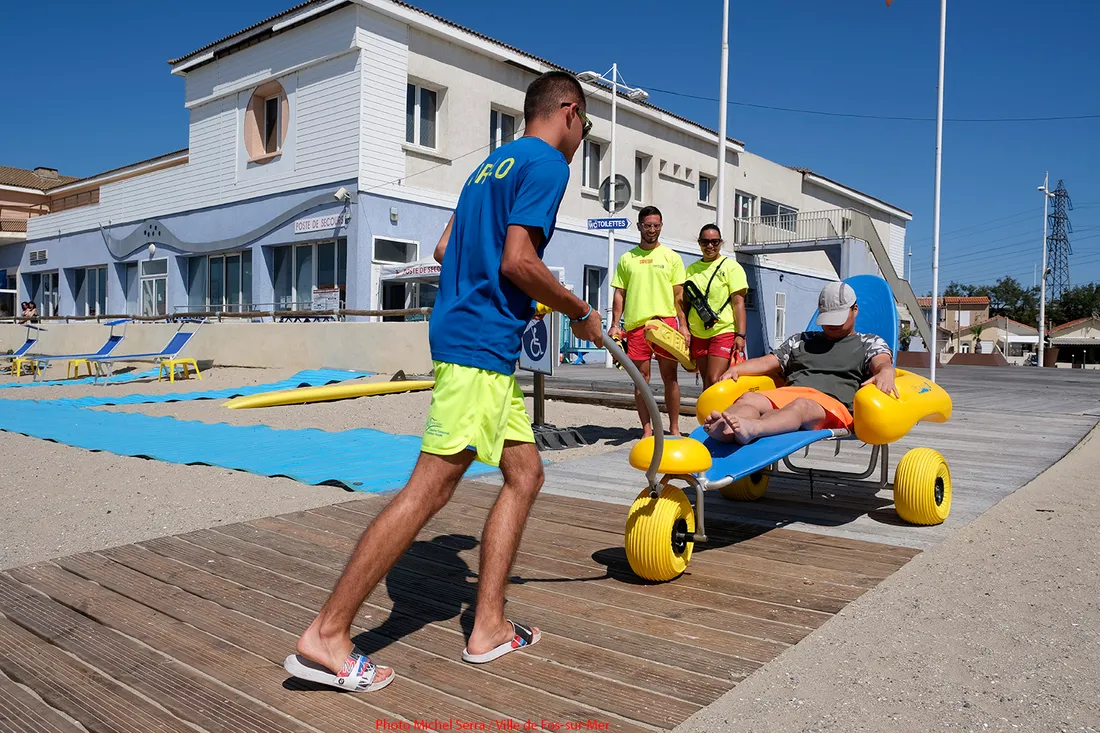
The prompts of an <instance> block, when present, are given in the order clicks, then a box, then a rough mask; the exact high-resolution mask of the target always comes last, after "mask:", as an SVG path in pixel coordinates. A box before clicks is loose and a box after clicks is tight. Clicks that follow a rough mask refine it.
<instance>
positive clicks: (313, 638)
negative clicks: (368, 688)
mask: <svg viewBox="0 0 1100 733" xmlns="http://www.w3.org/2000/svg"><path fill="white" fill-rule="evenodd" d="M317 626H318V624H317V621H316V620H314V622H313V623H312V624H310V626H309V628H308V629H306V630H305V633H303V634H302V636H301V637H300V638H299V639H298V654H299V655H301V656H303V657H305V658H306V659H308V660H309V661H311V662H316V663H317V664H320V665H321V666H323V667H325V668H326V669H327V670H328V671H330V672H332V673H333V674H339V673H340V670H341V669H343V667H344V662H345V661H346V660H347V658H348V655H350V654H351V652H352V650H354V649H355V646H354V645H353V644H352V643H351V639H350V638H349V637H347V636H343V637H341V638H338V639H337V638H332V639H326V638H324V637H323V636H322V635H321V632H320V631H319V630H318V628H317ZM392 674H393V669H391V668H390V667H383V666H381V665H378V671H377V672H376V673H375V676H374V681H375V682H382V681H383V680H385V679H387V678H388V677H389V676H390V675H392Z"/></svg>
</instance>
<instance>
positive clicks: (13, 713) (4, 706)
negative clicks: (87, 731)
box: [0, 674, 83, 733]
mask: <svg viewBox="0 0 1100 733" xmlns="http://www.w3.org/2000/svg"><path fill="white" fill-rule="evenodd" d="M28 731H34V733H83V731H82V730H81V729H80V728H79V727H77V726H76V725H74V724H73V723H72V722H70V721H69V719H68V718H66V717H64V716H63V715H61V714H60V713H59V712H57V711H56V710H54V709H53V708H51V707H50V706H49V705H47V704H46V703H44V702H42V700H40V699H39V698H37V697H35V696H34V695H32V694H30V693H29V692H27V691H26V690H24V689H23V688H22V687H20V686H19V685H17V684H15V683H14V682H12V681H11V680H10V679H8V678H7V677H6V676H4V675H3V674H0V733H28Z"/></svg>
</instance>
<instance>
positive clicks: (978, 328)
mask: <svg viewBox="0 0 1100 733" xmlns="http://www.w3.org/2000/svg"><path fill="white" fill-rule="evenodd" d="M983 331H985V327H984V326H982V325H981V324H980V323H979V324H975V325H973V326H971V327H970V335H971V336H973V337H974V353H975V354H980V353H982V332H983Z"/></svg>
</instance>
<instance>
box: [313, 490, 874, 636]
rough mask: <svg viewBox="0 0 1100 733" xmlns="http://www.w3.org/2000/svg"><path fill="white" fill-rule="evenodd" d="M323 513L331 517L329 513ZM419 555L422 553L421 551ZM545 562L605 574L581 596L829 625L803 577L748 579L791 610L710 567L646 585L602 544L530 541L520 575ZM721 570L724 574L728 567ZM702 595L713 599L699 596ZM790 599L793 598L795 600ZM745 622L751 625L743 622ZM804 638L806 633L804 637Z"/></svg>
mask: <svg viewBox="0 0 1100 733" xmlns="http://www.w3.org/2000/svg"><path fill="white" fill-rule="evenodd" d="M318 511H321V512H325V510H323V509H321V510H318ZM313 513H314V512H312V511H310V512H307V514H313ZM326 514H327V512H326ZM431 527H432V529H434V530H436V531H439V532H443V533H445V534H446V533H455V532H461V531H462V527H461V525H449V524H447V523H446V520H444V519H442V518H440V517H439V515H437V517H436V519H435V520H433V523H432V525H431ZM413 552H414V553H415V552H416V549H415V548H414V549H413ZM597 556H598V557H599V562H597V561H596V559H594V558H596V557H597ZM693 557H694V556H693ZM732 558H733V561H732V562H731V564H733V565H738V564H749V565H757V564H761V563H766V562H770V561H766V560H757V559H756V558H748V559H747V563H746V562H745V558H741V557H739V556H736V555H733V556H732ZM542 560H566V561H568V562H570V563H573V564H575V565H577V566H578V569H577V570H576V572H580V571H581V570H584V571H585V572H588V573H592V572H602V573H603V576H602V577H601V576H593V575H588V576H587V578H586V582H585V584H584V585H582V586H580V587H578V588H574V589H572V590H573V593H574V594H575V595H577V596H578V597H585V598H590V597H592V596H591V595H590V594H591V593H592V592H594V590H595V588H596V587H597V585H596V581H597V580H598V579H600V580H602V579H606V581H607V585H612V584H614V585H615V586H616V587H620V588H629V589H632V590H634V591H636V592H637V593H638V594H640V595H642V596H649V595H650V594H653V593H658V594H660V593H662V592H663V591H662V589H663V588H665V587H667V586H669V585H676V586H678V590H679V591H682V592H683V593H686V595H682V596H680V597H681V599H682V600H685V601H687V602H690V603H693V604H697V605H703V606H707V607H713V608H718V609H722V610H724V611H727V612H730V613H735V614H738V615H740V616H743V617H745V619H759V620H763V621H765V622H771V623H779V624H786V625H791V626H798V627H802V628H804V629H814V628H817V627H818V626H820V625H821V624H822V623H824V621H825V620H827V619H828V614H823V613H821V612H819V611H816V610H814V609H815V607H817V606H821V605H825V604H828V603H830V602H831V601H829V600H825V599H819V598H817V597H816V596H815V595H814V588H816V587H818V586H816V585H814V583H815V581H814V580H812V579H810V578H808V577H806V576H802V577H799V578H797V580H795V579H792V578H791V577H790V576H780V575H774V576H768V575H767V574H766V573H762V572H756V573H753V571H751V570H750V571H748V572H745V575H748V574H750V573H753V578H752V580H753V583H755V582H757V581H758V580H760V579H761V578H763V579H764V580H763V581H762V584H763V585H765V586H766V587H775V588H777V589H780V590H783V591H786V592H787V593H788V594H793V595H794V598H793V601H794V602H793V603H792V604H791V605H783V604H780V603H766V602H763V601H761V600H760V599H761V598H762V597H764V596H766V595H767V591H766V589H765V591H764V592H761V591H760V586H758V585H753V584H752V583H747V582H743V581H741V580H729V579H726V578H725V577H721V578H716V577H713V576H711V575H708V574H707V573H706V571H705V568H704V569H703V570H700V569H698V568H694V567H690V568H689V570H688V572H687V573H685V574H684V575H682V576H680V577H679V578H677V579H676V581H675V582H674V583H670V584H651V583H648V582H647V581H643V580H640V579H639V578H638V577H637V576H636V575H635V574H634V572H633V571H632V570H630V568H629V564H628V563H627V560H626V555H625V552H624V551H623V550H622V548H621V547H619V548H610V549H608V548H606V547H601V545H600V544H599V543H591V544H585V543H582V542H580V541H577V542H575V543H574V544H572V545H570V546H560V545H552V544H544V543H541V542H540V541H539V540H538V539H535V538H533V537H531V536H525V538H524V539H523V541H522V542H521V544H520V549H519V553H518V555H517V563H518V564H517V566H516V567H517V568H518V569H519V570H525V569H526V568H527V567H529V566H530V565H531V563H532V562H534V563H536V564H537V563H538V562H540V561H542ZM693 565H694V561H693ZM720 570H721V572H723V573H724V572H725V568H724V566H723V567H722V568H721V569H720ZM738 572H739V573H740V572H742V570H741V569H738ZM590 588H591V590H590ZM799 588H801V589H803V590H805V591H806V593H807V595H808V596H809V597H810V602H808V603H807V604H806V605H805V606H802V605H801V603H800V601H801V598H800V597H799V596H798V594H797V590H796V589H799ZM849 591H850V592H851V593H852V594H853V597H858V595H859V594H860V593H862V592H863V591H862V589H858V588H855V587H849ZM699 592H702V593H703V594H706V595H707V596H710V597H705V596H704V595H698V593H699ZM787 597H788V598H789V597H790V595H788V596H787ZM645 602H646V600H645V598H637V599H635V600H634V604H644V603H645ZM742 623H749V622H748V621H747V620H745V621H742ZM769 625H770V624H769V623H766V624H765V627H767V626H769ZM761 628H763V627H761ZM775 631H776V630H775V629H772V632H770V633H766V634H764V635H763V638H775V639H783V638H784V637H783V635H782V634H780V635H778V636H777V635H776V633H774V632H775ZM802 633H803V634H804V632H802ZM801 636H802V634H800V635H799V636H798V638H801Z"/></svg>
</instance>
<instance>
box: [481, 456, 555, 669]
mask: <svg viewBox="0 0 1100 733" xmlns="http://www.w3.org/2000/svg"><path fill="white" fill-rule="evenodd" d="M500 470H501V473H503V474H504V486H503V487H502V488H501V490H500V494H498V495H497V500H496V502H494V503H493V508H492V510H491V511H490V512H489V516H488V517H487V518H486V520H485V529H484V531H483V532H482V535H481V566H480V570H479V572H478V581H477V612H476V614H475V616H474V629H473V632H472V633H471V634H470V641H469V643H468V644H467V645H466V650H467V651H468V652H469V653H470V654H484V653H486V652H488V651H491V650H493V649H495V648H496V647H498V646H500V645H501V644H504V643H505V642H508V641H510V640H511V639H512V637H513V636H514V635H515V630H514V629H513V628H512V625H511V624H510V623H508V621H507V620H506V619H505V618H504V591H505V588H506V587H507V584H508V578H509V576H510V574H511V570H512V565H513V564H514V563H515V560H516V551H517V550H518V549H519V542H520V538H521V537H522V536H523V528H524V525H525V524H526V523H527V515H528V513H529V512H530V511H531V505H532V504H533V503H534V501H535V498H536V497H537V496H538V493H539V489H541V488H542V482H543V472H542V460H541V459H540V458H539V451H538V449H537V448H536V447H535V445H534V444H533V443H518V442H514V441H508V442H506V443H505V444H504V452H503V453H502V455H501V458H500ZM535 631H537V629H534V628H532V632H535Z"/></svg>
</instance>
